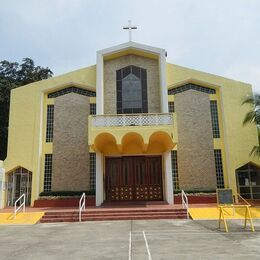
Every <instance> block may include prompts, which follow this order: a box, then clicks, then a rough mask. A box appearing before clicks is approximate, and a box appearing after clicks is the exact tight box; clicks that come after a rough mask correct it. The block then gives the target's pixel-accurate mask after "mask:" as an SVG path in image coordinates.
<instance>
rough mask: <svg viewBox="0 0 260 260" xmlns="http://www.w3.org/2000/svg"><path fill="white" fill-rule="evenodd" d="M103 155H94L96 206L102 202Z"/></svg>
mask: <svg viewBox="0 0 260 260" xmlns="http://www.w3.org/2000/svg"><path fill="white" fill-rule="evenodd" d="M103 180H104V178H103V155H102V153H96V206H100V205H101V204H102V203H103V201H104V181H103Z"/></svg>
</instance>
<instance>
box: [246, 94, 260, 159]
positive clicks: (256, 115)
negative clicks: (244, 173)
mask: <svg viewBox="0 0 260 260" xmlns="http://www.w3.org/2000/svg"><path fill="white" fill-rule="evenodd" d="M242 104H243V105H244V104H249V105H250V106H251V109H250V111H249V112H247V114H246V116H245V118H244V121H243V125H247V124H249V123H253V124H255V125H256V127H257V131H258V145H255V146H254V147H253V148H252V150H251V152H250V155H254V156H258V157H260V94H257V93H256V94H254V95H252V96H248V97H246V98H245V99H244V101H243V103H242Z"/></svg>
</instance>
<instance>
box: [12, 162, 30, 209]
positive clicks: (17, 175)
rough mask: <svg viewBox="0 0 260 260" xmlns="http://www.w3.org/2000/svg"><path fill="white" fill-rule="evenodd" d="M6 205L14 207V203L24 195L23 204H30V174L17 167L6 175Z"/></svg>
mask: <svg viewBox="0 0 260 260" xmlns="http://www.w3.org/2000/svg"><path fill="white" fill-rule="evenodd" d="M7 183H8V184H7V187H8V188H7V205H8V206H14V203H15V201H16V200H17V199H18V198H19V197H20V196H22V195H23V194H25V204H26V205H30V203H31V192H32V172H30V171H29V170H27V169H25V168H23V167H18V168H16V169H15V170H13V171H11V172H9V173H8V179H7Z"/></svg>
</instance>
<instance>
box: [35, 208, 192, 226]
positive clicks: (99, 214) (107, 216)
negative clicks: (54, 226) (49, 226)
mask: <svg viewBox="0 0 260 260" xmlns="http://www.w3.org/2000/svg"><path fill="white" fill-rule="evenodd" d="M81 218H82V221H110V220H146V219H147V220H148V219H186V218H187V211H186V210H185V209H181V208H173V207H169V208H166V207H165V208H121V209H120V208H97V209H95V208H92V209H86V210H85V211H83V212H82V215H81ZM78 221H79V212H78V210H70V211H66V210H59V211H47V212H45V214H44V216H43V217H42V218H41V220H40V222H41V223H55V222H78Z"/></svg>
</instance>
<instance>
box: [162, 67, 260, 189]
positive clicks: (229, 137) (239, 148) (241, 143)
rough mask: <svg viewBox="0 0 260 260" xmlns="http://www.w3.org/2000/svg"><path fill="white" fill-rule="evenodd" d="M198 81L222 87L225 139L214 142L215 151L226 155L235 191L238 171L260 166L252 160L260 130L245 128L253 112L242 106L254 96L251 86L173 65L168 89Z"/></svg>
mask: <svg viewBox="0 0 260 260" xmlns="http://www.w3.org/2000/svg"><path fill="white" fill-rule="evenodd" d="M192 79H196V80H198V81H204V82H208V83H209V84H212V86H214V85H217V86H219V88H218V87H217V88H218V91H217V97H216V98H217V100H218V101H219V102H218V103H219V104H218V108H219V110H220V111H219V120H220V123H221V128H222V133H224V139H223V142H224V143H221V140H220V141H218V140H215V141H214V147H215V148H218V147H219V148H222V151H225V152H226V156H225V158H224V159H225V160H226V162H224V163H225V168H226V170H225V169H224V171H225V172H226V173H227V175H228V176H225V180H226V181H227V179H228V178H229V181H228V182H229V184H230V186H231V187H232V188H233V190H234V191H236V179H235V169H237V168H239V167H240V166H242V165H244V164H246V163H247V162H249V161H252V162H255V163H256V164H258V165H259V164H260V162H259V159H258V158H256V157H251V156H249V153H250V151H251V149H252V147H253V146H254V145H257V142H258V140H257V130H256V127H255V126H254V125H248V126H242V121H243V119H244V116H245V114H246V113H247V112H248V110H249V109H250V108H249V106H245V105H243V106H242V105H241V103H242V100H243V98H245V97H246V96H247V95H250V94H252V87H251V85H250V84H247V83H243V82H240V81H235V80H231V79H227V78H223V77H220V76H216V75H212V74H209V73H205V72H201V71H196V70H193V69H189V68H184V67H181V66H177V65H174V64H169V63H168V64H167V86H168V88H171V87H172V86H174V85H176V84H178V83H179V82H184V81H187V80H192Z"/></svg>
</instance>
